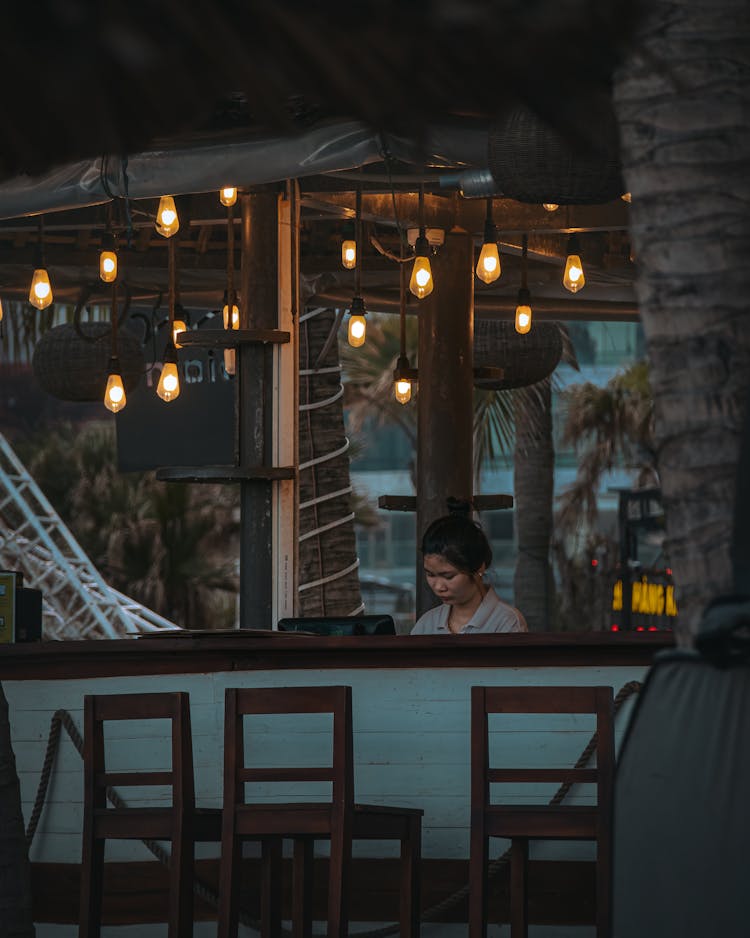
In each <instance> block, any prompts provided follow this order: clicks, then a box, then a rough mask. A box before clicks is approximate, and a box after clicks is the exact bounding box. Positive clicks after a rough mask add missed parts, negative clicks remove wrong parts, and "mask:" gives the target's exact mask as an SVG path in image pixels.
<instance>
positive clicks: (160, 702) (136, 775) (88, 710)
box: [78, 692, 221, 938]
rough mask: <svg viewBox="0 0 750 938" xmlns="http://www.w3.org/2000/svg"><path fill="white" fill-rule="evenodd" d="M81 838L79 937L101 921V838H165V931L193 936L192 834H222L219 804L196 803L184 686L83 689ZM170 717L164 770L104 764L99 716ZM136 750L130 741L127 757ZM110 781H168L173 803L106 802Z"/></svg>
mask: <svg viewBox="0 0 750 938" xmlns="http://www.w3.org/2000/svg"><path fill="white" fill-rule="evenodd" d="M83 713H84V755H83V784H84V801H83V846H82V856H81V901H80V925H79V931H78V934H79V938H98V936H99V934H100V928H101V912H102V885H103V880H104V845H105V841H106V840H108V839H113V840H141V839H145V840H169V841H171V843H172V855H171V862H170V866H169V932H168V934H169V938H192V934H193V862H194V845H195V842H196V841H216V842H218V841H220V840H221V811H220V810H219V809H218V808H217V809H196V807H195V793H194V783H193V747H192V738H191V732H190V702H189V697H188V694H186V693H182V692H180V693H165V694H115V695H109V696H106V695H87V696H86V697H84V704H83ZM112 720H169V721H170V723H171V729H170V737H171V750H172V767H171V769H170V770H168V771H162V772H145V771H138V770H135V771H125V772H109V771H107V768H106V760H105V740H104V723H105V722H107V721H112ZM137 760H138V750H137V748H135V747H134V749H133V761H134V762H137ZM109 786H117V787H118V788H119V787H127V786H138V787H141V786H145V787H148V786H161V787H164V786H169V787H170V788H171V795H172V798H171V801H172V804H171V807H163V808H162V807H132V808H130V807H119V808H109V807H107V796H106V789H107V788H108V787H109Z"/></svg>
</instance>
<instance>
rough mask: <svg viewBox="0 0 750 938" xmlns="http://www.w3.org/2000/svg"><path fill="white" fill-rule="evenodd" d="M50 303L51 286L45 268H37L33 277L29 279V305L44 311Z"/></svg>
mask: <svg viewBox="0 0 750 938" xmlns="http://www.w3.org/2000/svg"><path fill="white" fill-rule="evenodd" d="M51 302H52V285H51V284H50V282H49V274H48V273H47V270H46V268H44V267H37V269H36V270H35V271H34V276H33V277H32V278H31V288H30V289H29V303H31V305H32V306H36V308H37V309H46V308H47V307H48V306H49V304H50V303H51Z"/></svg>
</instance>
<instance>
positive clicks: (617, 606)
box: [612, 576, 677, 616]
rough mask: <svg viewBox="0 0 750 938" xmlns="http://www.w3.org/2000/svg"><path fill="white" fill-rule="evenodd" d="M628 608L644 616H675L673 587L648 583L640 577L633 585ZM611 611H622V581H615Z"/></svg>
mask: <svg viewBox="0 0 750 938" xmlns="http://www.w3.org/2000/svg"><path fill="white" fill-rule="evenodd" d="M630 608H631V609H632V611H633V612H636V613H639V614H640V615H645V616H676V615H677V602H676V601H675V598H674V586H673V585H672V584H671V583H649V581H648V578H647V577H645V576H642V577H641V579H640V581H636V582H635V583H633V594H632V597H631V603H630ZM612 610H613V612H620V611H621V610H622V580H617V581H616V582H615V585H614V588H613V590H612Z"/></svg>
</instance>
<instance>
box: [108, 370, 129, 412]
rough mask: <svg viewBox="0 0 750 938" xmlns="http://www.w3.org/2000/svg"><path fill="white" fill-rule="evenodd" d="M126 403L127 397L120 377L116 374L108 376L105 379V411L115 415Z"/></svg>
mask: <svg viewBox="0 0 750 938" xmlns="http://www.w3.org/2000/svg"><path fill="white" fill-rule="evenodd" d="M126 403H127V397H126V396H125V386H124V385H123V383H122V377H121V376H120V375H119V374H116V373H112V374H110V376H109V377H108V378H107V387H106V388H105V390H104V406H105V407H106V408H107V410H109V411H111V412H112V413H113V414H116V413H117V412H118V411H120V410H122V409H123V407H124V406H125V404H126Z"/></svg>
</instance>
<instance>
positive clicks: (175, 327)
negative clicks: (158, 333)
mask: <svg viewBox="0 0 750 938" xmlns="http://www.w3.org/2000/svg"><path fill="white" fill-rule="evenodd" d="M181 332H187V324H186V323H185V320H184V319H175V321H174V322H173V323H172V341H173V342H174V346H175V348H182V346H181V345H180V342H179V336H180V333H181Z"/></svg>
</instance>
